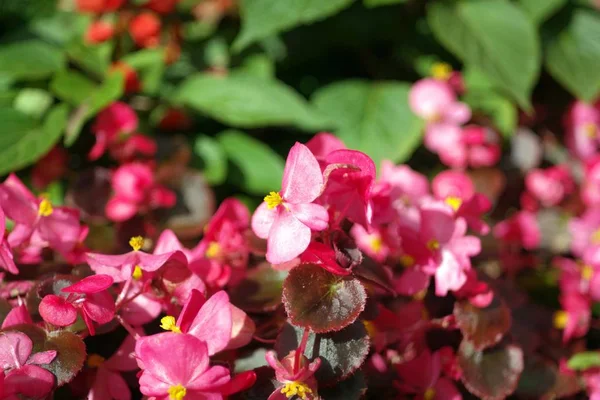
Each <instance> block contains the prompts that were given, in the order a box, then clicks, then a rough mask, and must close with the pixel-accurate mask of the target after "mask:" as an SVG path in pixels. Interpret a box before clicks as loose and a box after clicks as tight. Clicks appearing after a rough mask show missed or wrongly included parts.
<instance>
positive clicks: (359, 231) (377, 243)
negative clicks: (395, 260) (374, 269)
mask: <svg viewBox="0 0 600 400" xmlns="http://www.w3.org/2000/svg"><path fill="white" fill-rule="evenodd" d="M350 234H351V235H352V237H353V238H354V240H355V241H356V244H357V245H358V247H359V248H360V249H361V250H362V251H364V252H365V253H366V254H367V255H368V256H369V257H371V258H373V259H374V260H377V261H379V262H383V261H384V260H385V259H386V257H387V256H388V255H389V254H390V248H389V246H388V245H387V243H386V242H385V240H384V237H383V235H382V232H380V231H379V230H378V229H375V228H371V232H368V231H367V230H366V229H365V228H363V227H362V225H358V224H354V226H352V229H350Z"/></svg>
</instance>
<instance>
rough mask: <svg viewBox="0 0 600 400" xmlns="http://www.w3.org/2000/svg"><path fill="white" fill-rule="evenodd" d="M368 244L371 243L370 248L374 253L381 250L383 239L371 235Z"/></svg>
mask: <svg viewBox="0 0 600 400" xmlns="http://www.w3.org/2000/svg"><path fill="white" fill-rule="evenodd" d="M370 244H371V249H372V250H373V251H374V252H375V253H379V252H380V251H381V248H382V247H383V241H382V240H381V238H380V237H379V236H374V237H372V238H371V243H370Z"/></svg>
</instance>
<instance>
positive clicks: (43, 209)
mask: <svg viewBox="0 0 600 400" xmlns="http://www.w3.org/2000/svg"><path fill="white" fill-rule="evenodd" d="M53 211H54V209H53V208H52V203H50V200H48V199H45V198H44V199H42V202H41V203H40V207H39V208H38V215H41V216H42V217H49V216H50V215H52V212H53Z"/></svg>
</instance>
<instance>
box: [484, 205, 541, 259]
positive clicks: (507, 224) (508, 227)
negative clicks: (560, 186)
mask: <svg viewBox="0 0 600 400" xmlns="http://www.w3.org/2000/svg"><path fill="white" fill-rule="evenodd" d="M494 237H496V238H497V239H500V240H502V241H503V242H504V243H505V244H507V245H522V246H523V247H524V248H525V249H527V250H533V249H535V248H536V247H538V246H539V244H540V240H541V234H540V228H539V226H538V223H537V219H536V217H535V214H533V213H531V212H528V211H519V212H518V213H516V214H514V215H513V216H512V217H510V218H508V219H505V220H504V221H501V222H499V223H497V224H496V226H495V227H494Z"/></svg>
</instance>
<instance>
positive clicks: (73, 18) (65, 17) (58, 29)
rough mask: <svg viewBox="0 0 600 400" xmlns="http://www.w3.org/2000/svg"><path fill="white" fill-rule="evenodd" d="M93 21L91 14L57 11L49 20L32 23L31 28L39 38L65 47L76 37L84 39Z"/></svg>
mask: <svg viewBox="0 0 600 400" xmlns="http://www.w3.org/2000/svg"><path fill="white" fill-rule="evenodd" d="M91 20H92V16H91V15H89V14H80V13H75V12H67V11H56V10H55V12H54V13H52V15H50V16H48V17H47V18H37V19H35V20H33V21H31V23H30V24H29V27H30V29H31V30H32V31H33V32H34V33H35V34H36V35H38V36H39V37H41V38H43V39H45V40H48V41H51V42H54V43H57V44H61V45H63V44H65V43H68V42H69V41H71V40H72V39H73V38H75V37H82V36H83V35H84V34H85V31H86V29H87V27H88V25H89V24H90V22H91Z"/></svg>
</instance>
